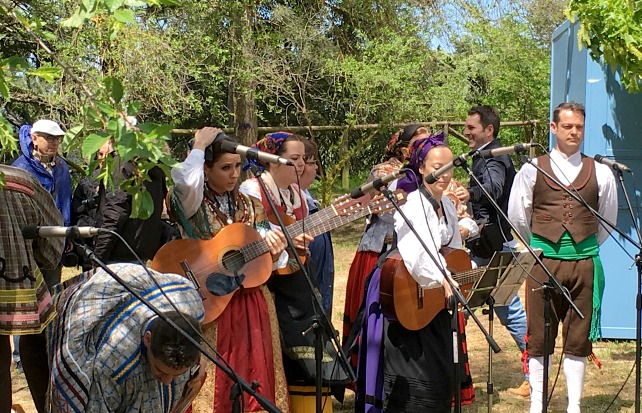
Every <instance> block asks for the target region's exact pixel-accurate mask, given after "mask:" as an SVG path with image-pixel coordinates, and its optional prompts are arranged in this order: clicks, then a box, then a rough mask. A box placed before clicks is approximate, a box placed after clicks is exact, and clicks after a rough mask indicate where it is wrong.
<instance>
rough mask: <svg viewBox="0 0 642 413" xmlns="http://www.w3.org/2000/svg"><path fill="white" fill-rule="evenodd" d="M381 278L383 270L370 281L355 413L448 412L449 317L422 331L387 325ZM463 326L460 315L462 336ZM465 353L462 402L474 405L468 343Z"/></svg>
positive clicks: (441, 315) (443, 316)
mask: <svg viewBox="0 0 642 413" xmlns="http://www.w3.org/2000/svg"><path fill="white" fill-rule="evenodd" d="M380 273H381V270H379V269H377V270H375V271H374V273H373V274H372V277H371V278H370V280H369V282H368V290H367V296H366V306H365V308H366V320H365V321H364V324H363V326H362V331H361V344H360V346H359V366H358V369H357V392H356V393H357V395H356V402H355V411H356V412H367V413H380V412H383V411H385V412H448V411H450V407H451V404H452V394H453V390H454V365H453V355H452V348H453V346H452V334H451V316H450V314H449V313H448V311H446V310H443V311H441V312H440V313H439V314H437V316H436V317H435V318H434V319H433V321H432V322H431V323H430V324H428V325H427V326H426V327H424V328H423V329H421V330H418V331H410V330H407V329H405V328H404V327H403V326H401V325H400V324H399V323H397V322H396V321H389V320H388V319H387V318H386V317H385V316H384V315H383V313H382V312H381V306H380V305H379V281H380ZM463 325H464V324H463V317H462V316H461V315H459V316H458V326H459V331H460V333H463V331H464V330H463ZM464 335H465V333H464ZM464 335H462V339H465V337H464ZM461 350H462V352H461V353H463V357H462V358H461V359H460V360H461V361H462V364H460V368H461V369H462V370H461V371H462V376H461V377H460V379H461V382H462V386H461V387H462V390H461V398H462V404H470V403H472V402H473V401H474V389H473V387H472V380H471V378H470V368H469V366H468V362H467V360H468V359H467V354H466V351H465V350H466V346H465V341H464V343H463V346H462V349H461Z"/></svg>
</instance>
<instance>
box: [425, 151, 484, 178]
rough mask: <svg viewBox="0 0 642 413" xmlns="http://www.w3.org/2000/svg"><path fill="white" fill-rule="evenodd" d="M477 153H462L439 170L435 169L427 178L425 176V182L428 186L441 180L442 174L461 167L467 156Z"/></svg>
mask: <svg viewBox="0 0 642 413" xmlns="http://www.w3.org/2000/svg"><path fill="white" fill-rule="evenodd" d="M475 153H477V151H470V152H468V153H462V154H461V155H459V156H458V157H456V158H455V159H453V160H452V161H450V162H448V163H447V164H446V165H444V166H442V167H441V168H439V169H437V170H436V171H433V172H431V173H430V174H429V175H428V176H426V178H425V181H426V183H428V184H434V183H435V182H437V181H438V180H439V178H441V176H442V175H443V174H445V173H446V172H448V171H450V170H451V169H453V168H454V167H455V166H461V165H463V164H464V162H466V159H468V157H469V156H471V155H473V154H475Z"/></svg>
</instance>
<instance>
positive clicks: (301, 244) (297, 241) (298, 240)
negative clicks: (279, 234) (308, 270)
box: [292, 234, 314, 251]
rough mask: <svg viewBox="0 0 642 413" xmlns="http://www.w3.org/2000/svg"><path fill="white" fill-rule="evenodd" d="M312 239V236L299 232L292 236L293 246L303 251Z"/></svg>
mask: <svg viewBox="0 0 642 413" xmlns="http://www.w3.org/2000/svg"><path fill="white" fill-rule="evenodd" d="M313 240H314V238H312V237H311V236H309V235H308V234H299V235H297V236H296V237H294V238H292V241H293V242H294V248H296V249H298V250H301V251H305V250H306V249H307V248H308V246H309V245H310V243H311V242H312V241H313Z"/></svg>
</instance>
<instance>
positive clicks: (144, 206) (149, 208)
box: [131, 187, 154, 219]
mask: <svg viewBox="0 0 642 413" xmlns="http://www.w3.org/2000/svg"><path fill="white" fill-rule="evenodd" d="M141 189H142V190H141V191H138V192H136V193H134V194H133V197H132V214H131V218H139V219H147V218H149V217H150V216H152V212H154V200H153V199H152V196H151V195H150V193H149V192H147V190H146V189H145V188H144V187H141Z"/></svg>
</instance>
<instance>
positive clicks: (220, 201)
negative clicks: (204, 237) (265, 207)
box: [203, 185, 248, 226]
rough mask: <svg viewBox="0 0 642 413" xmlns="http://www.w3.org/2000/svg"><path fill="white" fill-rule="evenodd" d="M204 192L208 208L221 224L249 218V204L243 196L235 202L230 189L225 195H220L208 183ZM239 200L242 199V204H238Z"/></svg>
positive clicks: (243, 220)
mask: <svg viewBox="0 0 642 413" xmlns="http://www.w3.org/2000/svg"><path fill="white" fill-rule="evenodd" d="M203 194H204V195H205V200H206V205H207V207H208V209H209V210H210V212H212V213H213V215H214V216H215V217H216V219H217V220H218V221H219V223H220V224H221V226H225V225H230V224H233V223H234V222H245V220H246V219H247V217H248V205H247V204H246V201H245V199H244V198H243V197H237V201H236V202H235V201H234V196H233V194H232V192H229V191H228V192H226V193H225V194H223V195H219V194H217V193H216V192H214V191H212V190H211V189H210V187H209V186H207V185H205V188H204V191H203ZM238 200H240V204H241V205H237V202H238ZM226 204H227V205H226ZM239 206H240V208H239Z"/></svg>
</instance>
